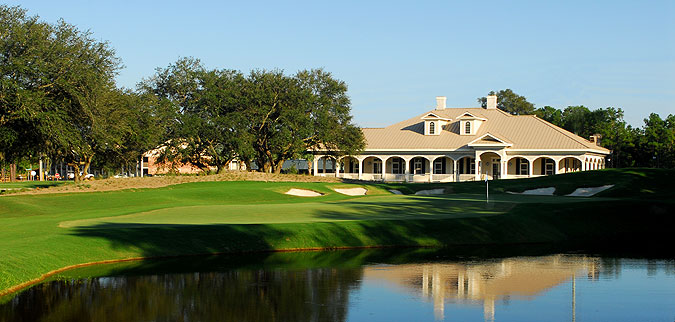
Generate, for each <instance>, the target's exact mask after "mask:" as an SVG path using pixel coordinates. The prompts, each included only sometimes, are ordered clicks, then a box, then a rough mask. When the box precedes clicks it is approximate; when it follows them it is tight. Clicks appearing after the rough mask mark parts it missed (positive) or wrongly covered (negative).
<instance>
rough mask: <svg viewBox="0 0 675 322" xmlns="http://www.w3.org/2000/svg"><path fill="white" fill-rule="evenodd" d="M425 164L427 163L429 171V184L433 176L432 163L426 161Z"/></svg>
mask: <svg viewBox="0 0 675 322" xmlns="http://www.w3.org/2000/svg"><path fill="white" fill-rule="evenodd" d="M426 162H429V168H428V169H427V171H429V182H431V178H432V177H433V176H434V169H433V168H434V162H433V161H431V160H426Z"/></svg>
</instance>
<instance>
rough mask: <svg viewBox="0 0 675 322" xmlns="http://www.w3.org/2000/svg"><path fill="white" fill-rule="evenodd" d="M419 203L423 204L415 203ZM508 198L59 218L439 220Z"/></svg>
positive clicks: (131, 222) (130, 222)
mask: <svg viewBox="0 0 675 322" xmlns="http://www.w3.org/2000/svg"><path fill="white" fill-rule="evenodd" d="M420 204H424V205H425V206H423V207H422V206H420ZM512 207H513V203H512V202H508V201H493V202H492V203H491V204H488V203H486V202H485V201H484V200H477V199H467V198H451V197H447V196H445V197H420V196H401V195H391V196H377V197H369V198H361V199H357V200H343V201H332V202H303V203H293V204H262V205H209V206H187V207H172V208H163V209H158V210H152V211H147V212H141V213H136V214H129V215H122V216H116V217H102V218H93V219H84V220H73V221H64V222H61V223H60V224H59V227H62V228H72V227H86V226H95V225H98V224H119V225H118V227H134V226H138V225H135V224H156V225H205V224H275V223H301V222H328V221H345V220H403V219H441V218H465V217H475V216H490V215H497V214H502V213H504V212H506V211H507V210H508V209H510V208H512Z"/></svg>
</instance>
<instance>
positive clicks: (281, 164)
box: [274, 160, 284, 174]
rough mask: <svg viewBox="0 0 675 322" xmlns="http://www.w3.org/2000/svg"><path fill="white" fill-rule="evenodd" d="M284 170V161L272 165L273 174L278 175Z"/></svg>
mask: <svg viewBox="0 0 675 322" xmlns="http://www.w3.org/2000/svg"><path fill="white" fill-rule="evenodd" d="M283 168H284V160H277V161H276V162H275V163H274V173H276V174H279V173H281V170H282V169H283Z"/></svg>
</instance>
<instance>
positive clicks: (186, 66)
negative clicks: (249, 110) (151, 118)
mask: <svg viewBox="0 0 675 322" xmlns="http://www.w3.org/2000/svg"><path fill="white" fill-rule="evenodd" d="M245 82H246V80H245V78H244V76H243V75H242V74H241V73H240V72H238V71H233V70H206V69H205V68H204V67H203V66H202V65H201V63H200V61H199V60H198V59H195V58H181V59H179V60H178V61H177V62H176V63H174V64H171V65H169V66H168V67H167V68H165V69H158V70H157V73H156V74H155V76H153V77H152V78H151V79H149V80H146V81H144V82H143V83H141V85H140V86H139V88H140V90H141V91H143V92H149V93H153V94H154V95H156V96H157V97H158V100H159V101H160V102H162V103H163V104H162V105H164V106H165V108H164V110H165V111H166V113H168V114H172V115H173V117H172V119H171V120H170V121H169V125H168V131H167V135H166V137H165V142H164V143H163V144H162V147H163V150H162V153H161V154H160V157H159V161H160V162H163V163H170V164H172V165H176V164H181V163H182V164H191V165H193V166H195V167H197V168H199V169H201V170H202V171H204V172H208V171H210V170H211V168H215V169H216V171H217V172H222V171H224V170H225V169H226V167H227V165H228V164H229V163H230V162H231V161H232V160H233V159H234V158H235V157H240V158H242V159H249V160H250V159H251V156H252V154H253V149H252V144H251V142H250V141H251V136H250V131H249V130H248V127H247V126H248V120H247V119H246V118H245V115H244V112H243V111H244V110H245V104H244V103H245V102H243V101H242V100H243V99H244V96H243V93H244V90H245V88H244V87H245Z"/></svg>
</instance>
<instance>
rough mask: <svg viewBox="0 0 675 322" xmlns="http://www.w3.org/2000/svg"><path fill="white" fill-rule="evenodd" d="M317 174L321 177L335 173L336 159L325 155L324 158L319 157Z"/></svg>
mask: <svg viewBox="0 0 675 322" xmlns="http://www.w3.org/2000/svg"><path fill="white" fill-rule="evenodd" d="M317 161H318V162H317V166H316V169H317V173H318V174H319V175H321V176H326V175H327V174H330V173H333V174H334V173H335V166H336V162H335V157H332V156H329V155H324V156H322V157H319V159H318V160H317Z"/></svg>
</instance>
